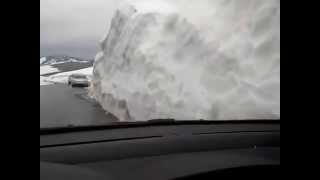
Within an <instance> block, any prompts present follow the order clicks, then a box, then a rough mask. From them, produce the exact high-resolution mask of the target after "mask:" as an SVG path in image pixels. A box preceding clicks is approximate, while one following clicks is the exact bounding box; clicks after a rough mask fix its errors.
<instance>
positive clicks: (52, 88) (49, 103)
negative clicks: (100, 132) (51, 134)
mask: <svg viewBox="0 0 320 180" xmlns="http://www.w3.org/2000/svg"><path fill="white" fill-rule="evenodd" d="M86 94H87V90H86V89H85V88H71V87H68V86H67V85H63V84H59V85H57V84H56V85H48V86H40V128H43V127H61V126H69V125H75V126H86V125H103V124H108V123H110V122H116V121H117V119H116V118H115V117H114V116H113V115H111V114H107V113H106V112H105V111H104V110H103V109H102V108H101V107H100V105H99V104H98V103H96V102H95V101H93V100H91V99H89V98H88V97H87V95H86Z"/></svg>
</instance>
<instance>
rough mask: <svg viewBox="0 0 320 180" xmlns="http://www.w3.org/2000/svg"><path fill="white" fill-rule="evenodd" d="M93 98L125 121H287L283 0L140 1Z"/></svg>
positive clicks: (99, 62) (118, 29)
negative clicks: (283, 92) (282, 96)
mask: <svg viewBox="0 0 320 180" xmlns="http://www.w3.org/2000/svg"><path fill="white" fill-rule="evenodd" d="M91 93H92V94H93V95H94V97H95V98H96V99H97V100H98V101H99V102H100V103H101V105H102V106H103V108H104V109H106V110H107V111H108V112H111V113H112V114H114V115H116V116H117V117H118V118H119V119H120V120H121V121H135V120H148V119H158V118H175V119H209V120H217V119H257V118H271V119H274V118H280V0H268V1H257V0H229V1H225V0H215V1H211V0H202V1H192V0H176V1H170V0H167V1H165V0H162V1H160V0H145V1H132V3H129V4H128V5H124V6H123V7H121V8H120V9H119V10H118V11H117V12H116V13H115V16H114V18H113V20H112V23H111V27H110V30H109V32H108V33H107V36H106V37H105V38H104V40H103V41H102V43H101V52H100V53H99V54H98V55H97V57H96V60H95V65H94V74H93V85H92V92H91Z"/></svg>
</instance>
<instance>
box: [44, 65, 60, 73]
mask: <svg viewBox="0 0 320 180" xmlns="http://www.w3.org/2000/svg"><path fill="white" fill-rule="evenodd" d="M56 72H59V70H58V69H57V68H55V67H52V66H50V65H44V66H40V76H41V75H46V74H51V73H56Z"/></svg>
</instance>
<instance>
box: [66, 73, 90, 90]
mask: <svg viewBox="0 0 320 180" xmlns="http://www.w3.org/2000/svg"><path fill="white" fill-rule="evenodd" d="M68 85H71V86H72V87H73V86H81V87H88V86H89V85H90V81H89V78H88V77H87V76H86V75H84V74H72V75H70V76H69V79H68Z"/></svg>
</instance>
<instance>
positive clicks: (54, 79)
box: [40, 67, 93, 86]
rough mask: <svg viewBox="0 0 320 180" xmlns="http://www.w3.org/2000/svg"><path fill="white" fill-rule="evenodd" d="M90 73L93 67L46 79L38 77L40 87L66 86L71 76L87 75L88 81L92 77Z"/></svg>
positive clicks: (58, 74)
mask: <svg viewBox="0 0 320 180" xmlns="http://www.w3.org/2000/svg"><path fill="white" fill-rule="evenodd" d="M92 71H93V67H89V68H85V69H80V70H76V71H68V72H63V73H57V74H54V75H51V76H48V77H42V76H40V86H42V85H49V84H56V83H59V84H67V83H68V77H69V76H70V75H72V74H84V75H87V76H88V78H89V79H91V77H92Z"/></svg>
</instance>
